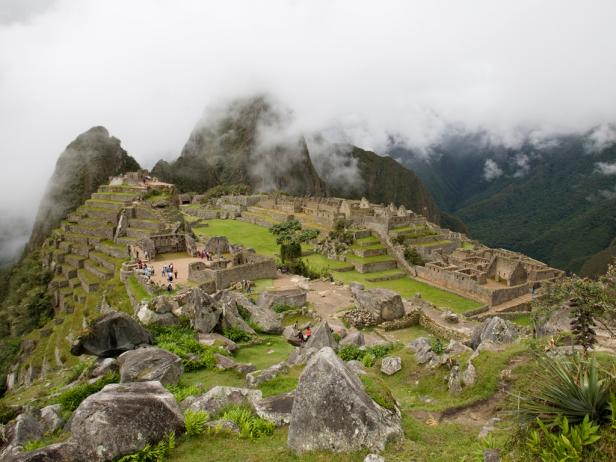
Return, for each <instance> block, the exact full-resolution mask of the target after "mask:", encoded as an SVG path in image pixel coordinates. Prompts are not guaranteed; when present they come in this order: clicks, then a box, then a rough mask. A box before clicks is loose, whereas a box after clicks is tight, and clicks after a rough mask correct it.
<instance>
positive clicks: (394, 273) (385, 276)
mask: <svg viewBox="0 0 616 462" xmlns="http://www.w3.org/2000/svg"><path fill="white" fill-rule="evenodd" d="M405 277H407V274H406V273H404V272H402V271H399V270H389V271H381V272H379V275H378V276H368V277H367V278H366V281H368V282H381V281H393V280H395V279H402V278H405Z"/></svg>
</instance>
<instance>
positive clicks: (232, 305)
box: [215, 291, 282, 335]
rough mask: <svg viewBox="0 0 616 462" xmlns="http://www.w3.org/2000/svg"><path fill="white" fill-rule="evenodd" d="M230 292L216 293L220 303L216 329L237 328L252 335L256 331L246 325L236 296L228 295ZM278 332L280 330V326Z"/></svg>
mask: <svg viewBox="0 0 616 462" xmlns="http://www.w3.org/2000/svg"><path fill="white" fill-rule="evenodd" d="M229 294H230V292H228V291H222V292H219V293H218V294H216V296H215V298H216V299H217V300H218V303H219V305H220V311H221V316H220V321H219V324H218V330H220V331H222V332H224V331H225V329H239V330H241V331H244V332H246V333H247V334H250V335H254V334H256V332H255V331H254V329H253V328H252V327H250V326H249V325H248V323H247V322H246V321H244V318H242V316H241V315H240V312H239V309H238V305H237V303H236V297H234V296H230V295H229ZM280 332H282V327H281V330H280Z"/></svg>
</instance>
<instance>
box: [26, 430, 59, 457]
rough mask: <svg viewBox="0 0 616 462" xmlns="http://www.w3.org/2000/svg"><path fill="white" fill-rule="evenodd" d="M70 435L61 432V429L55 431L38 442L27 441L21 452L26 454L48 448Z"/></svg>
mask: <svg viewBox="0 0 616 462" xmlns="http://www.w3.org/2000/svg"><path fill="white" fill-rule="evenodd" d="M69 436H70V433H66V432H64V431H62V429H60V430H57V431H55V432H53V433H50V434H47V435H45V436H44V437H43V438H41V439H40V440H32V441H27V442H26V443H24V445H23V450H24V451H26V452H29V451H35V450H37V449H40V448H44V447H45V446H49V445H50V444H54V443H59V442H60V441H64V440H66V439H68V437H69Z"/></svg>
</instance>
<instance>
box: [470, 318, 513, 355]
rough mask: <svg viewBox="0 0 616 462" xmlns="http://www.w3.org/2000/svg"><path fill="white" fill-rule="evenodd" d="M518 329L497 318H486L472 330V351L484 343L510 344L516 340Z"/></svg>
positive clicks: (510, 323) (508, 322)
mask: <svg viewBox="0 0 616 462" xmlns="http://www.w3.org/2000/svg"><path fill="white" fill-rule="evenodd" d="M518 336H519V334H518V329H517V328H516V326H515V324H513V323H512V322H511V321H506V320H504V319H502V318H499V317H498V316H494V317H492V318H488V319H486V320H485V321H483V322H482V323H481V324H480V325H478V326H477V327H475V329H474V330H473V337H472V339H471V343H472V345H473V349H475V348H477V347H478V346H479V344H480V343H482V342H485V341H488V340H489V341H491V342H494V343H495V344H497V345H500V344H504V343H512V342H513V341H514V340H516V339H517V338H518Z"/></svg>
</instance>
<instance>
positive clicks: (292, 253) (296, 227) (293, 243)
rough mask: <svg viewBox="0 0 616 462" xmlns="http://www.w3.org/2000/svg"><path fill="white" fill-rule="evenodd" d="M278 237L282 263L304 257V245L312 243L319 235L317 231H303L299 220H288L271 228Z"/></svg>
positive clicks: (277, 242)
mask: <svg viewBox="0 0 616 462" xmlns="http://www.w3.org/2000/svg"><path fill="white" fill-rule="evenodd" d="M270 232H271V233H272V234H273V235H275V236H276V244H278V245H279V246H280V260H281V261H282V263H288V262H290V261H294V260H297V259H298V258H300V257H301V256H302V244H303V243H304V242H308V241H311V240H313V239H315V238H316V237H317V236H318V235H319V231H317V230H315V229H303V228H302V224H301V223H300V222H299V221H297V220H287V221H283V222H282V223H278V224H277V225H274V226H272V227H271V228H270Z"/></svg>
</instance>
